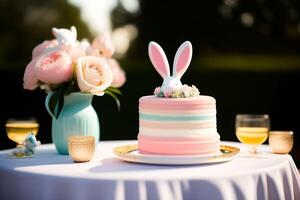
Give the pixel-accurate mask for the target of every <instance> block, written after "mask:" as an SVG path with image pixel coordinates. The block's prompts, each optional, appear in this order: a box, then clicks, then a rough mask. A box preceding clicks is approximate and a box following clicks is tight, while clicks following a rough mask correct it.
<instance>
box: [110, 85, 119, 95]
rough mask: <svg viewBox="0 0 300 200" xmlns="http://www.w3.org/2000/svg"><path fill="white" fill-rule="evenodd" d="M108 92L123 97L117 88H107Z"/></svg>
mask: <svg viewBox="0 0 300 200" xmlns="http://www.w3.org/2000/svg"><path fill="white" fill-rule="evenodd" d="M107 90H109V91H111V92H113V93H116V94H119V95H122V92H121V91H120V90H119V89H118V88H115V87H109V88H107Z"/></svg>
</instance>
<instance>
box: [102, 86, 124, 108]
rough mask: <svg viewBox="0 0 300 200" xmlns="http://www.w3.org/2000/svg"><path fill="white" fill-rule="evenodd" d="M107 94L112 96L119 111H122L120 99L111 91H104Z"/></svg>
mask: <svg viewBox="0 0 300 200" xmlns="http://www.w3.org/2000/svg"><path fill="white" fill-rule="evenodd" d="M104 92H105V93H106V94H108V95H110V96H111V97H112V98H113V99H114V100H115V102H116V104H117V106H118V110H119V111H120V108H121V104H120V101H119V99H118V97H117V96H116V95H115V94H114V93H113V92H112V91H110V90H105V91H104Z"/></svg>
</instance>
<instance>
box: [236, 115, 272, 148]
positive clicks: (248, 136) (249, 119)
mask: <svg viewBox="0 0 300 200" xmlns="http://www.w3.org/2000/svg"><path fill="white" fill-rule="evenodd" d="M235 130H236V136H237V138H238V139H239V141H240V142H241V143H243V144H247V145H249V152H250V153H251V154H257V153H258V147H259V146H260V145H261V144H263V143H264V142H265V141H266V140H267V138H268V133H269V130H270V118H269V115H266V114H263V115H252V114H238V115H236V120H235Z"/></svg>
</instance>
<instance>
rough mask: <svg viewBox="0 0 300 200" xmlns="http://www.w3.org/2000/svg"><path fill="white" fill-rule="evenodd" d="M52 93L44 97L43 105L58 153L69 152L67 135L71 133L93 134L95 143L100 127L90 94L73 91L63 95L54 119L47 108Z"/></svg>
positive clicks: (97, 139)
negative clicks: (60, 109) (61, 103)
mask: <svg viewBox="0 0 300 200" xmlns="http://www.w3.org/2000/svg"><path fill="white" fill-rule="evenodd" d="M52 94H53V93H49V94H48V95H47V97H46V101H45V105H46V109H47V111H48V113H49V114H50V115H51V117H52V141H53V143H54V144H55V147H56V150H57V152H58V153H60V154H67V155H68V154H69V152H68V137H69V136H71V135H81V136H84V135H88V136H95V141H96V144H97V142H98V141H99V137H100V127H99V121H98V116H97V113H96V111H95V110H94V108H93V106H92V99H93V95H92V94H86V93H80V92H75V93H71V94H69V95H65V96H64V105H63V108H62V111H61V113H60V115H59V117H58V118H57V119H56V118H55V117H54V115H53V113H52V112H51V111H50V109H49V100H50V97H51V96H52Z"/></svg>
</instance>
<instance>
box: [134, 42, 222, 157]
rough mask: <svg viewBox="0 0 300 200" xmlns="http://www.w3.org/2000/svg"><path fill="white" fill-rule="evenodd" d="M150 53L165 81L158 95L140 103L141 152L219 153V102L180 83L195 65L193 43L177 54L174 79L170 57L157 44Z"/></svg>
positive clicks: (151, 45)
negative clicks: (217, 124) (186, 72)
mask: <svg viewBox="0 0 300 200" xmlns="http://www.w3.org/2000/svg"><path fill="white" fill-rule="evenodd" d="M148 53H149V57H150V60H151V62H152V64H153V66H154V68H155V69H156V71H157V72H158V73H159V74H160V75H161V77H162V78H163V79H164V81H163V84H162V86H161V87H157V88H156V89H155V91H154V95H149V96H143V97H141V98H140V99H139V134H138V149H139V152H140V153H142V154H159V155H193V154H201V155H202V154H203V155H207V154H216V153H219V152H220V150H219V149H220V136H219V134H218V132H217V126H216V101H215V99H214V98H213V97H211V96H206V95H200V93H199V90H198V89H197V88H196V87H195V86H188V85H183V84H182V83H181V81H180V78H181V77H182V75H183V74H184V73H185V71H186V70H187V68H188V67H189V64H190V62H191V58H192V45H191V43H190V42H188V41H186V42H184V43H183V44H182V45H181V46H180V47H179V49H178V50H177V53H176V55H175V58H174V63H173V71H172V75H171V73H170V68H169V64H168V60H167V57H166V55H165V53H164V51H163V49H162V48H161V47H160V46H159V45H158V44H157V43H155V42H150V43H149V48H148Z"/></svg>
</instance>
